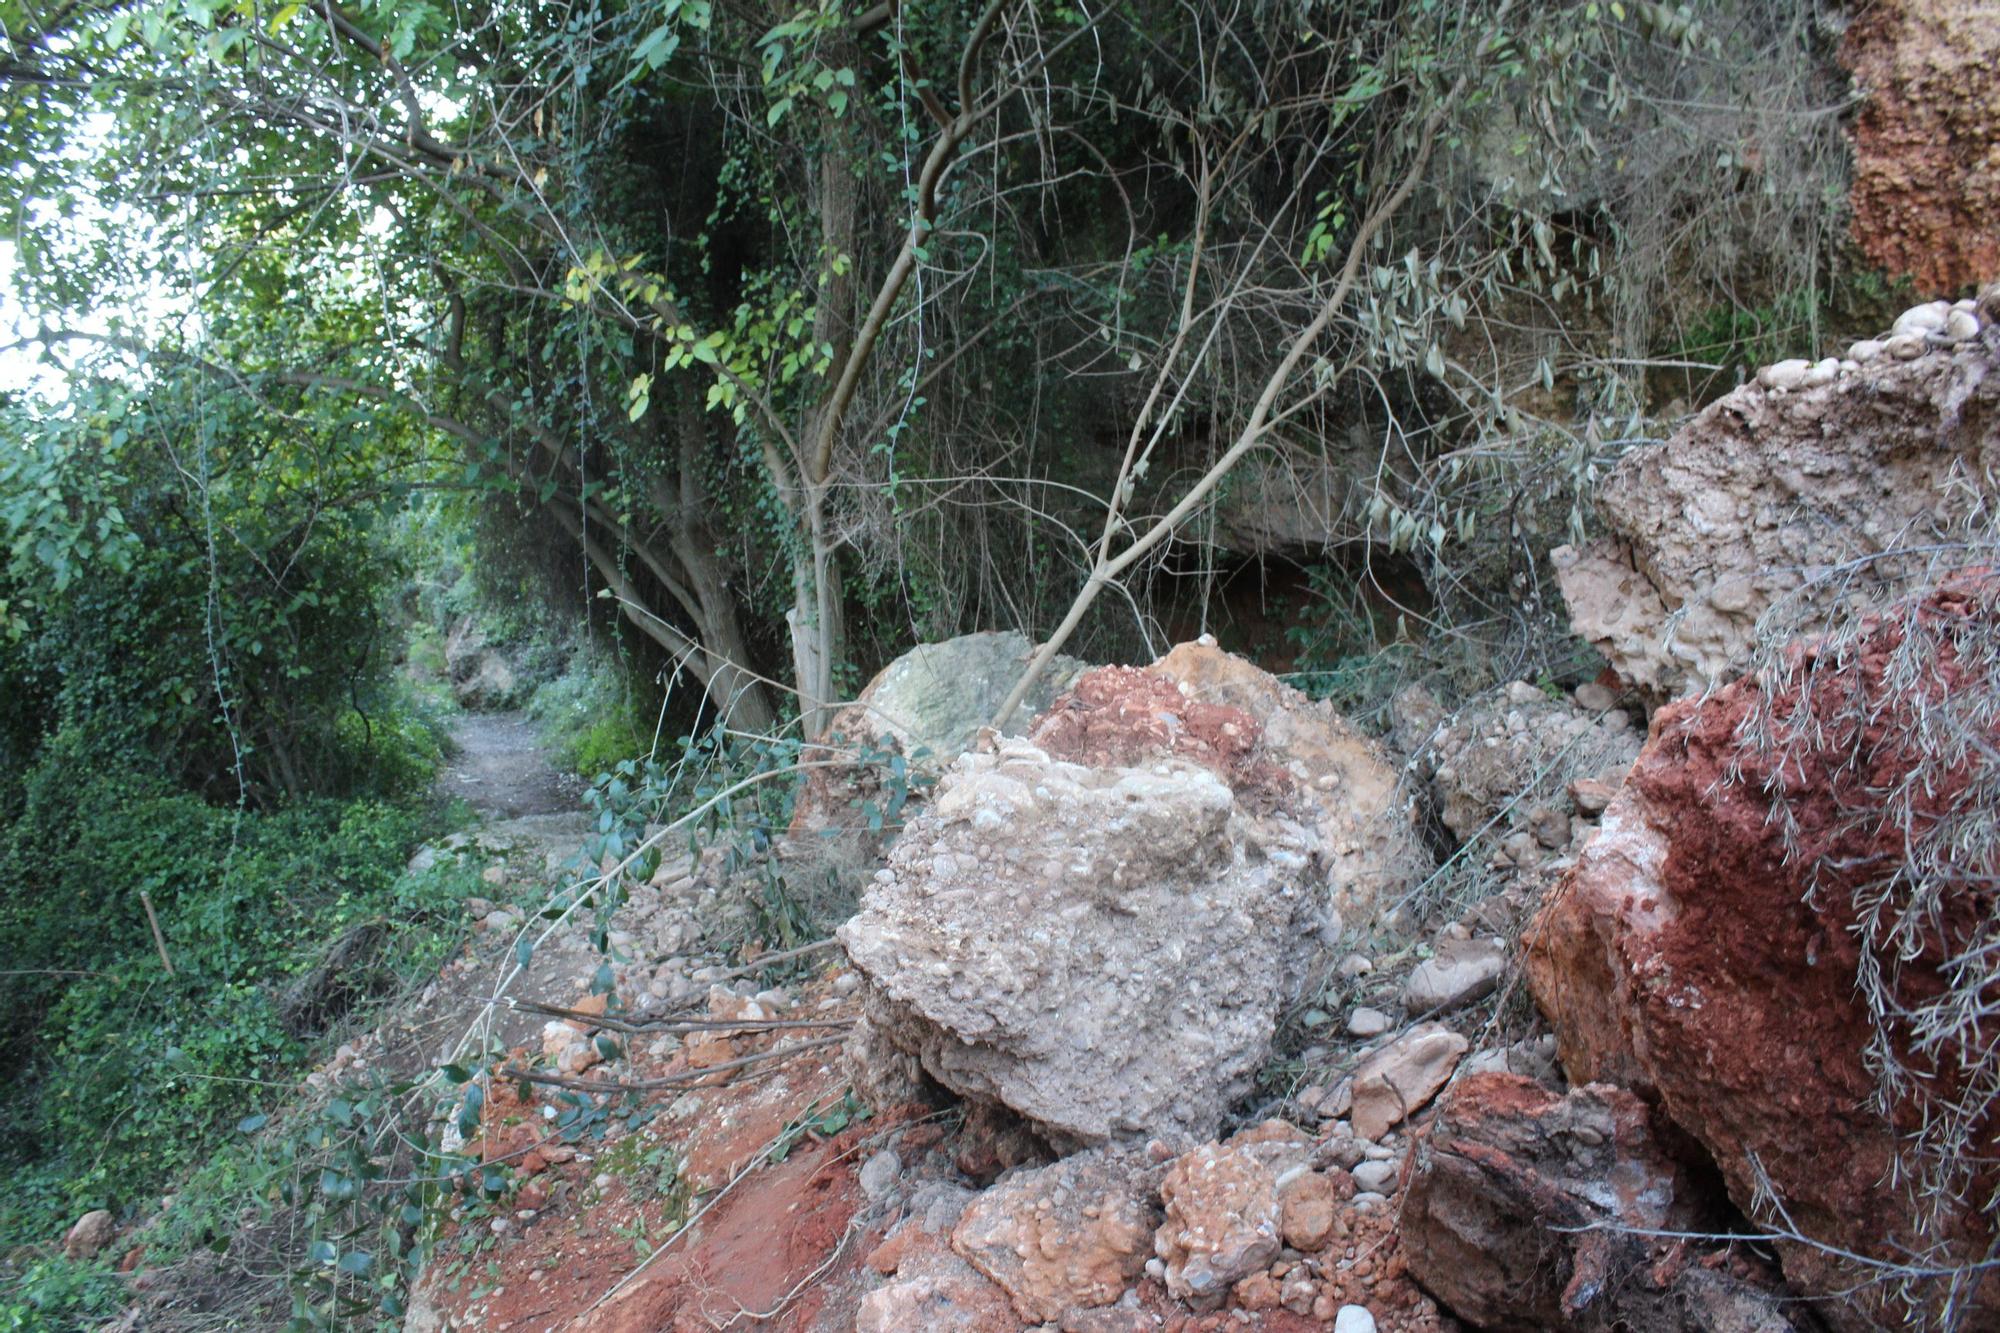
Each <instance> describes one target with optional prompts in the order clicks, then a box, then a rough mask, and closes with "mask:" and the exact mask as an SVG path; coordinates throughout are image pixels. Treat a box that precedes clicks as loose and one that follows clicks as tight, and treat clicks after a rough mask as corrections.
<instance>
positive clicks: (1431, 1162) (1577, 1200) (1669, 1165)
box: [1402, 1074, 1794, 1333]
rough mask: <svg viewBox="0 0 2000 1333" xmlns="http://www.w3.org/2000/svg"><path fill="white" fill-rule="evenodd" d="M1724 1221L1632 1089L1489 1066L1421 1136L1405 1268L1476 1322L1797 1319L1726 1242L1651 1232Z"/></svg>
mask: <svg viewBox="0 0 2000 1333" xmlns="http://www.w3.org/2000/svg"><path fill="white" fill-rule="evenodd" d="M1716 1221H1717V1219H1715V1218H1713V1217H1712V1216H1710V1214H1709V1212H1708V1211H1707V1210H1706V1209H1705V1208H1704V1207H1703V1206H1701V1201H1700V1200H1698V1199H1697V1198H1695V1197H1694V1196H1693V1194H1692V1192H1691V1186H1690V1183H1689V1180H1688V1178H1687V1176H1686V1175H1685V1174H1684V1173H1683V1172H1682V1171H1681V1170H1680V1168H1679V1167H1678V1166H1676V1165H1675V1164H1674V1162H1673V1161H1672V1160H1671V1158H1670V1157H1669V1156H1668V1155H1667V1153H1666V1152H1665V1150H1664V1149H1663V1148H1662V1147H1661V1145H1660V1143H1659V1141H1658V1139H1657V1137H1656V1136H1655V1134H1654V1133H1653V1130H1652V1126H1651V1121H1650V1119H1649V1115H1648V1112H1647V1110H1646V1106H1645V1103H1643V1102H1642V1101H1640V1100H1639V1098H1638V1097H1636V1096H1634V1095H1633V1094H1631V1093H1629V1092H1625V1091H1623V1090H1622V1089H1618V1088H1612V1087H1608V1086H1606V1085H1603V1084H1591V1085H1589V1086H1586V1087H1581V1088H1576V1089H1573V1090H1572V1091H1571V1092H1570V1093H1569V1094H1568V1095H1566V1096H1558V1095H1557V1094H1555V1093H1552V1092H1550V1091H1548V1090H1547V1089H1545V1088H1543V1087H1541V1086H1540V1085H1538V1084H1536V1083H1533V1082H1531V1081H1530V1080H1528V1079H1524V1078H1519V1077H1516V1076H1515V1075H1511V1074H1479V1075H1472V1076H1468V1077H1466V1078H1463V1079H1460V1080H1459V1082H1458V1083H1457V1084H1456V1085H1455V1086H1454V1088H1453V1089H1452V1091H1451V1093H1450V1095H1448V1096H1447V1097H1446V1098H1445V1099H1444V1101H1443V1102H1442V1103H1441V1104H1440V1106H1439V1109H1438V1113H1437V1116H1436V1118H1435V1119H1434V1120H1433V1121H1432V1123H1431V1126H1430V1128H1429V1130H1428V1131H1427V1132H1426V1133H1424V1134H1422V1135H1420V1136H1419V1137H1418V1139H1417V1142H1416V1146H1415V1164H1414V1167H1413V1170H1412V1172H1411V1177H1410V1181H1409V1186H1408V1189H1407V1191H1406V1193H1405V1195H1404V1201H1403V1208H1402V1237H1403V1253H1404V1256H1405V1259H1406V1261H1407V1262H1408V1264H1409V1268H1410V1273H1411V1275H1412V1276H1413V1277H1415V1278H1416V1280H1417V1281H1418V1282H1420V1283H1421V1284H1422V1285H1423V1286H1424V1287H1425V1289H1427V1290H1428V1291H1430V1292H1431V1294H1432V1295H1434V1296H1436V1297H1437V1298H1438V1300H1439V1301H1440V1302H1441V1303H1443V1304H1444V1305H1445V1306H1446V1307H1448V1308H1449V1309H1450V1310H1451V1311H1452V1312H1453V1313H1455V1314H1457V1315H1458V1316H1459V1317H1460V1318H1462V1319H1464V1320H1466V1321H1467V1322H1469V1323H1471V1324H1473V1325H1474V1326H1475V1327H1478V1328H1489V1329H1518V1330H1523V1331H1524V1333H1525V1331H1527V1330H1576V1331H1577V1333H1586V1331H1588V1333H1613V1331H1614V1330H1617V1331H1618V1333H1694V1330H1703V1331H1704V1333H1718V1331H1720V1330H1731V1331H1732V1333H1753V1330H1754V1331H1755V1333H1777V1331H1778V1330H1785V1329H1791V1328H1793V1327H1794V1325H1793V1324H1792V1323H1791V1322H1790V1320H1789V1319H1787V1317H1786V1316H1785V1315H1784V1313H1783V1311H1782V1307H1781V1305H1780V1302H1779V1299H1778V1293H1777V1292H1775V1291H1774V1290H1773V1289H1772V1288H1773V1285H1774V1284H1771V1283H1770V1282H1769V1281H1768V1280H1767V1281H1766V1282H1765V1283H1763V1284H1759V1283H1757V1282H1754V1281H1748V1280H1744V1279H1743V1278H1742V1277H1739V1276H1737V1275H1735V1274H1732V1273H1731V1272H1730V1271H1728V1270H1727V1269H1726V1268H1723V1267H1721V1266H1720V1265H1719V1263H1718V1261H1719V1260H1722V1259H1727V1258H1728V1257H1729V1256H1728V1254H1727V1253H1726V1251H1724V1250H1722V1249H1721V1248H1720V1247H1718V1246H1709V1245H1697V1244H1693V1243H1691V1242H1689V1241H1686V1240H1677V1239H1673V1238H1669V1237H1662V1236H1658V1235H1656V1234H1648V1233H1658V1232H1662V1231H1678V1232H1693V1231H1698V1230H1704V1229H1709V1228H1710V1227H1711V1225H1712V1224H1713V1223H1715V1222H1716ZM1753 1271H1754V1270H1753Z"/></svg>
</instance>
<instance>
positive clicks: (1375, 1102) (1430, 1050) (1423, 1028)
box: [1349, 1023, 1471, 1140]
mask: <svg viewBox="0 0 2000 1333" xmlns="http://www.w3.org/2000/svg"><path fill="white" fill-rule="evenodd" d="M1470 1045H1471V1043H1469V1042H1467V1041H1466V1039H1465V1038H1464V1037H1461V1036H1459V1035H1458V1034H1457V1033H1456V1032H1453V1031H1452V1030H1451V1029H1450V1028H1447V1027H1445V1026H1444V1025H1443V1024H1442V1023H1423V1024H1419V1025H1418V1026H1417V1027H1414V1028H1411V1029H1410V1030H1409V1031H1408V1032H1406V1033H1404V1034H1403V1035H1402V1036H1400V1037H1398V1038H1396V1040H1394V1041H1392V1042H1390V1043H1389V1044H1388V1045H1387V1046H1384V1047H1383V1048H1382V1049H1381V1050H1379V1051H1376V1052H1374V1053H1373V1054H1371V1055H1369V1056H1368V1058H1367V1059H1365V1060H1363V1061H1362V1062H1361V1063H1360V1064H1359V1065H1358V1066H1356V1067H1355V1070H1354V1074H1353V1077H1352V1079H1351V1080H1350V1083H1351V1087H1352V1094H1351V1095H1352V1097H1353V1107H1352V1110H1351V1111H1350V1113H1349V1120H1350V1122H1351V1123H1352V1124H1353V1126H1354V1132H1355V1133H1356V1134H1358V1135H1360V1136H1361V1137H1362V1138H1364V1139H1370V1140H1374V1139H1379V1138H1381V1137H1382V1136H1383V1135H1384V1134H1386V1133H1387V1132H1388V1131H1389V1130H1390V1129H1391V1128H1393V1127H1394V1126H1395V1125H1397V1124H1400V1123H1401V1122H1402V1121H1403V1120H1404V1119H1406V1118H1407V1117H1409V1116H1412V1115H1414V1114H1416V1113H1417V1112H1418V1111H1420V1110H1422V1109H1423V1107H1424V1106H1425V1105H1426V1104H1427V1103H1428V1102H1429V1101H1430V1099H1431V1098H1432V1097H1434V1096H1436V1095H1437V1091H1438V1089H1439V1088H1442V1087H1443V1086H1444V1085H1445V1082H1446V1081H1447V1080H1448V1079H1450V1078H1451V1074H1452V1070H1453V1069H1455V1068H1457V1066H1458V1061H1459V1057H1461V1056H1463V1055H1464V1054H1465V1052H1466V1050H1467V1049H1468V1048H1469V1047H1470Z"/></svg>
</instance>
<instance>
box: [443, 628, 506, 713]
mask: <svg viewBox="0 0 2000 1333" xmlns="http://www.w3.org/2000/svg"><path fill="white" fill-rule="evenodd" d="M444 666H445V675H446V678H447V679H448V680H450V682H451V692H452V694H453V696H454V697H455V698H457V700H458V702H459V704H460V706H461V707H464V708H470V709H473V710H474V711H490V710H495V709H502V708H512V707H513V706H514V705H515V704H517V703H519V702H520V701H521V677H520V673H518V672H517V671H515V670H514V664H513V663H512V662H510V661H508V660H507V655H506V653H504V652H502V651H501V650H500V648H499V646H498V645H496V644H494V643H493V642H492V641H491V640H490V639H489V638H488V637H487V634H486V630H485V629H484V628H483V627H482V626H481V625H480V624H479V622H478V620H476V619H475V618H473V617H472V616H461V617H460V618H459V620H458V621H457V623H455V624H454V625H453V626H452V627H451V633H450V634H449V635H448V636H447V637H446V638H445V642H444Z"/></svg>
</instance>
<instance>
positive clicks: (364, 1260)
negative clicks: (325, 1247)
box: [337, 1250, 375, 1277]
mask: <svg viewBox="0 0 2000 1333" xmlns="http://www.w3.org/2000/svg"><path fill="white" fill-rule="evenodd" d="M374 1262H375V1256H374V1255H372V1254H370V1253H368V1251H366V1250H349V1251H348V1252H347V1253H346V1254H343V1255H341V1256H340V1263H339V1264H338V1265H337V1267H338V1268H339V1269H340V1271H341V1272H343V1273H352V1274H353V1275H354V1276H355V1277H360V1276H361V1275H362V1274H363V1273H366V1272H367V1271H368V1269H369V1267H370V1266H371V1265H373V1264H374Z"/></svg>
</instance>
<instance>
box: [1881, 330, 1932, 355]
mask: <svg viewBox="0 0 2000 1333" xmlns="http://www.w3.org/2000/svg"><path fill="white" fill-rule="evenodd" d="M1883 350H1885V351H1887V352H1888V353H1889V357H1890V359H1891V360H1894V361H1914V360H1916V359H1917V358H1918V357H1920V356H1922V355H1923V354H1924V339H1923V335H1922V334H1920V333H1902V334H1898V335H1896V336H1895V337H1893V338H1891V339H1889V341H1888V342H1887V343H1885V344H1883Z"/></svg>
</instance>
